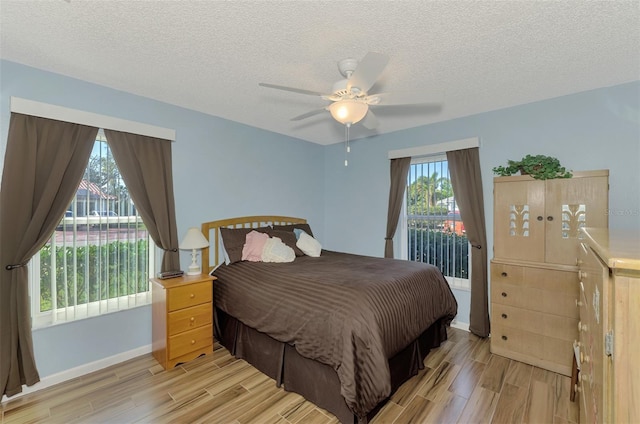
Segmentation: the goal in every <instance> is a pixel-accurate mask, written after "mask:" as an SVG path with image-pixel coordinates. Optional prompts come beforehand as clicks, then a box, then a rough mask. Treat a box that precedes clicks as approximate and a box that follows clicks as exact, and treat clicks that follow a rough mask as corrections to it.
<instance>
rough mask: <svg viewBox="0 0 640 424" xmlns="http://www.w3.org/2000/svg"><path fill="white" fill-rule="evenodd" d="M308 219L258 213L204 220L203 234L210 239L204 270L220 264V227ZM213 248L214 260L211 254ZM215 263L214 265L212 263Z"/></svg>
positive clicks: (205, 253)
mask: <svg viewBox="0 0 640 424" xmlns="http://www.w3.org/2000/svg"><path fill="white" fill-rule="evenodd" d="M306 223H307V220H306V219H302V218H294V217H290V216H276V215H258V216H242V217H238V218H229V219H220V220H218V221H209V222H204V223H203V224H202V226H201V229H202V234H204V236H205V238H206V239H207V240H208V241H209V247H205V248H204V249H202V272H203V273H205V272H206V273H209V272H211V269H213V267H214V266H217V265H218V264H220V262H221V261H222V260H223V258H222V257H221V253H222V251H221V250H220V248H221V246H222V241H221V239H220V231H219V229H220V228H258V227H264V226H266V225H273V224H275V225H287V224H306ZM211 249H213V262H211V254H212V250H211ZM211 263H213V266H211V265H210V264H211Z"/></svg>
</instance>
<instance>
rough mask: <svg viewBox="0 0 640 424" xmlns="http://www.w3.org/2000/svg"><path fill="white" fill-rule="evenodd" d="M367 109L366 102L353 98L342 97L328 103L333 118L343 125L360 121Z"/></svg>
mask: <svg viewBox="0 0 640 424" xmlns="http://www.w3.org/2000/svg"><path fill="white" fill-rule="evenodd" d="M368 110H369V106H368V105H367V104H366V103H364V102H362V101H358V100H353V99H343V100H339V101H337V102H334V103H332V104H331V105H329V112H331V116H333V119H335V120H336V121H338V122H340V123H341V124H344V125H351V124H355V123H356V122H360V121H361V120H362V118H364V116H365V115H366V114H367V111H368Z"/></svg>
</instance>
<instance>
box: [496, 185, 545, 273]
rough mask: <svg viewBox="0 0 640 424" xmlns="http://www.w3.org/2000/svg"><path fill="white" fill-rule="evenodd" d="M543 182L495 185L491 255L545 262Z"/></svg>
mask: <svg viewBox="0 0 640 424" xmlns="http://www.w3.org/2000/svg"><path fill="white" fill-rule="evenodd" d="M544 190H545V186H544V181H538V180H522V181H500V180H499V179H498V178H496V180H495V184H494V193H493V198H494V257H496V258H508V259H520V260H527V261H532V262H543V261H544V226H545V221H544V217H543V215H544V204H545V195H544Z"/></svg>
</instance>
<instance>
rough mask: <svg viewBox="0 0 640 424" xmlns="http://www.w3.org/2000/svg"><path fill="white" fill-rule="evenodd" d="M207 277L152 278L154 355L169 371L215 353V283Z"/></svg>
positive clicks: (203, 275) (210, 277) (204, 275)
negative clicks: (178, 365)
mask: <svg viewBox="0 0 640 424" xmlns="http://www.w3.org/2000/svg"><path fill="white" fill-rule="evenodd" d="M215 279H216V277H212V276H210V275H207V274H201V275H184V276H182V277H176V278H168V279H166V280H161V279H158V278H151V279H150V281H151V298H152V301H153V303H152V306H151V310H152V349H153V356H154V357H155V358H156V359H157V360H158V362H160V364H161V365H162V366H163V367H164V368H165V369H166V370H169V369H171V368H173V367H175V366H176V365H177V364H180V363H183V362H187V361H190V360H192V359H195V358H197V357H198V356H200V355H203V354H204V355H206V354H209V353H212V352H213V281H214V280H215Z"/></svg>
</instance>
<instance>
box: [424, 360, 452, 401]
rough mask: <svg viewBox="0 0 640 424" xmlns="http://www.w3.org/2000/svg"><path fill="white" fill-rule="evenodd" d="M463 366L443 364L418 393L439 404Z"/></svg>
mask: <svg viewBox="0 0 640 424" xmlns="http://www.w3.org/2000/svg"><path fill="white" fill-rule="evenodd" d="M460 369H461V366H460V365H454V364H451V363H449V362H443V363H441V364H440V366H439V367H438V368H436V369H435V371H434V372H433V373H431V375H430V376H429V378H427V381H426V382H425V383H424V384H423V385H421V386H420V387H419V388H418V390H417V391H416V395H420V396H422V397H424V398H426V399H428V400H431V401H433V402H438V401H439V400H440V398H441V397H443V394H444V393H446V392H447V390H448V389H449V386H450V385H451V383H452V382H453V380H455V378H456V377H457V376H458V373H459V372H460Z"/></svg>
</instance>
